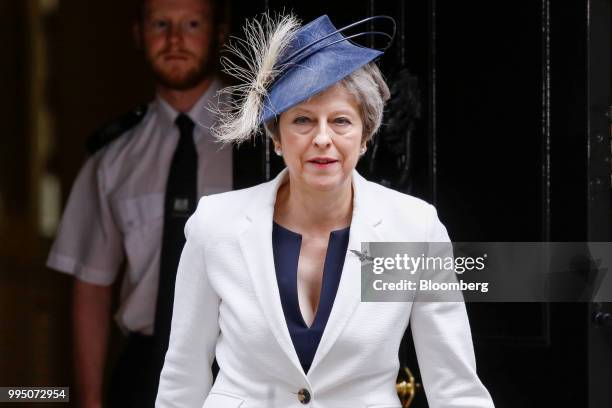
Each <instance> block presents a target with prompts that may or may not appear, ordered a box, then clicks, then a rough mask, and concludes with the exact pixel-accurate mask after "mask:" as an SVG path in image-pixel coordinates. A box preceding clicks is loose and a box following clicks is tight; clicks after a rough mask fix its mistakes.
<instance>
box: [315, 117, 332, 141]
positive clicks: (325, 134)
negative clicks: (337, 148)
mask: <svg viewBox="0 0 612 408" xmlns="http://www.w3.org/2000/svg"><path fill="white" fill-rule="evenodd" d="M330 132H331V129H330V128H329V127H328V126H327V122H323V123H321V124H320V125H319V126H318V127H317V134H316V135H315V137H314V140H313V142H314V144H315V146H317V147H327V146H329V145H331V142H332V135H331V133H330Z"/></svg>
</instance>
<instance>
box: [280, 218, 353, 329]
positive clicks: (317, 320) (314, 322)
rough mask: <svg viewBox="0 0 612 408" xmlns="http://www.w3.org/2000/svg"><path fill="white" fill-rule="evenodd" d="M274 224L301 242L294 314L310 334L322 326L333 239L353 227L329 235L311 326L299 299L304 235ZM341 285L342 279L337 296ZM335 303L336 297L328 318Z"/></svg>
mask: <svg viewBox="0 0 612 408" xmlns="http://www.w3.org/2000/svg"><path fill="white" fill-rule="evenodd" d="M272 222H273V223H274V226H276V227H277V228H279V229H281V230H283V231H285V232H286V233H288V234H290V235H292V236H294V237H295V238H296V239H297V240H298V241H299V244H298V250H297V259H296V262H295V271H292V273H293V276H295V285H294V286H293V287H292V288H291V296H292V297H293V298H294V299H295V309H297V310H294V312H295V313H296V316H298V317H299V320H300V323H301V324H302V325H303V327H304V328H305V329H306V330H308V331H309V332H310V331H312V330H313V329H317V328H318V327H319V325H320V320H321V317H320V316H321V315H322V314H321V300H322V299H323V296H324V294H325V289H327V285H326V277H327V275H329V273H330V272H329V268H328V267H327V263H328V261H329V247H330V243H331V242H332V239H333V237H334V236H335V235H337V234H339V233H342V232H345V231H347V230H350V228H351V227H350V226H348V227H346V228H342V229H339V230H333V231H331V232H330V233H329V238H328V240H327V248H326V250H325V258H324V260H323V272H322V275H321V289H320V290H319V301H318V302H317V307H316V311H315V312H314V318H313V319H312V324H311V325H310V326H309V325H308V324H306V320H305V319H304V315H303V314H302V309H301V308H300V298H299V292H298V267H299V262H300V254H301V252H302V234H299V233H297V232H295V231H292V230H290V229H289V228H286V227H283V226H282V225H280V224H279V223H277V222H276V221H272ZM339 285H340V279H338V288H336V292H335V293H336V294H337V292H338V289H339ZM334 303H335V296H334V301H333V302H332V303H331V307H330V310H329V313H328V318H329V315H330V314H331V311H332V309H333V307H334ZM322 330H324V328H322Z"/></svg>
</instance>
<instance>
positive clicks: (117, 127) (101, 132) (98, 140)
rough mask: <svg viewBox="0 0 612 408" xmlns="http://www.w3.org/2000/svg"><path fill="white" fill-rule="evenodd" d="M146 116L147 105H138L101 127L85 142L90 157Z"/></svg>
mask: <svg viewBox="0 0 612 408" xmlns="http://www.w3.org/2000/svg"><path fill="white" fill-rule="evenodd" d="M146 114H147V105H140V106H138V107H136V108H134V109H132V110H131V111H130V112H127V113H124V114H123V115H121V116H119V117H118V118H116V119H114V120H111V121H110V122H108V123H106V124H104V125H102V126H101V127H100V128H99V129H98V130H96V131H95V132H94V133H93V134H92V135H91V136H89V138H87V141H86V142H85V147H86V148H87V151H88V152H89V154H90V155H93V154H94V153H95V152H97V151H98V150H100V149H101V148H103V147H104V146H106V145H107V144H109V143H110V142H112V141H113V140H115V139H117V138H118V137H119V136H121V135H122V134H124V133H125V132H127V131H128V130H130V129H132V128H133V127H134V126H136V125H137V124H139V123H140V122H141V121H142V119H143V118H144V117H145V115H146Z"/></svg>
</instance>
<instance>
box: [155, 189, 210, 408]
mask: <svg viewBox="0 0 612 408" xmlns="http://www.w3.org/2000/svg"><path fill="white" fill-rule="evenodd" d="M204 201H205V199H202V200H200V205H199V206H198V210H197V211H196V213H195V214H194V215H193V216H192V217H191V218H189V220H188V221H187V224H186V226H185V235H186V238H187V242H186V243H185V247H184V248H183V252H182V254H181V259H180V261H179V266H178V271H177V276H176V288H175V294H174V311H173V315H172V325H171V331H170V343H169V346H168V352H167V353H166V359H165V362H164V367H163V369H162V372H161V378H160V382H159V389H158V393H157V400H156V402H155V406H156V407H157V408H166V407H198V408H199V407H201V406H202V405H204V401H205V399H206V397H207V396H208V393H209V391H210V389H211V387H212V381H213V377H212V369H211V365H212V362H213V359H214V354H215V345H216V343H217V338H218V336H219V302H220V299H219V297H218V295H217V294H216V292H215V291H214V290H213V288H212V287H211V285H210V282H209V280H208V274H207V270H206V265H205V264H206V263H205V248H204V245H203V244H202V242H201V241H200V239H198V238H199V237H198V235H199V232H198V231H197V229H198V226H197V225H196V224H197V223H198V217H197V214H198V212H200V211H201V207H202V203H203V202H204Z"/></svg>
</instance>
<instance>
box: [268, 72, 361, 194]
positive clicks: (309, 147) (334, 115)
mask: <svg viewBox="0 0 612 408" xmlns="http://www.w3.org/2000/svg"><path fill="white" fill-rule="evenodd" d="M278 130H279V132H278V134H279V136H280V137H279V140H276V141H275V142H274V143H275V148H276V150H277V151H278V150H280V151H282V155H283V158H284V160H285V164H286V165H287V168H288V169H289V174H290V179H291V181H292V182H295V183H297V184H298V186H296V187H305V188H309V189H314V190H321V191H330V190H334V189H336V188H339V187H341V186H344V185H346V183H350V178H351V173H352V171H353V169H354V168H355V166H356V165H357V160H358V159H359V154H360V150H361V148H362V146H363V145H364V143H363V142H362V139H363V122H362V120H361V115H360V114H359V105H358V103H357V101H356V100H355V98H354V97H353V96H352V95H351V94H349V93H348V91H347V90H346V89H345V88H344V87H343V86H341V85H338V84H336V85H334V86H332V87H330V88H328V89H327V90H325V91H324V92H322V93H320V94H318V95H316V96H314V97H312V98H310V99H309V100H307V101H305V102H302V103H301V104H299V105H297V106H295V107H293V108H291V109H289V110H287V111H286V112H284V113H282V114H281V115H280V118H279V123H278Z"/></svg>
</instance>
